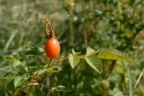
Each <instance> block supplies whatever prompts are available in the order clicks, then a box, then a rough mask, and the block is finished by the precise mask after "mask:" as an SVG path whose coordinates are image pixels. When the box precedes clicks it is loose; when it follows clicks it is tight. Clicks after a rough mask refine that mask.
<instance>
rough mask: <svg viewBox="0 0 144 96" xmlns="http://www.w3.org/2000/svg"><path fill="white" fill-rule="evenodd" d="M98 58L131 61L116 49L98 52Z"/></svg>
mask: <svg viewBox="0 0 144 96" xmlns="http://www.w3.org/2000/svg"><path fill="white" fill-rule="evenodd" d="M98 57H99V58H102V59H111V60H123V61H129V62H132V61H133V60H132V59H131V58H130V57H129V56H128V55H127V54H125V53H123V52H120V51H118V50H116V49H103V50H101V51H100V52H99V54H98Z"/></svg>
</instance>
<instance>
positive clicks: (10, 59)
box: [4, 56, 16, 62]
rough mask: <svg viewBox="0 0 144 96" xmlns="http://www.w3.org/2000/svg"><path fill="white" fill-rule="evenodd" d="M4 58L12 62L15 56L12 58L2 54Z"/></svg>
mask: <svg viewBox="0 0 144 96" xmlns="http://www.w3.org/2000/svg"><path fill="white" fill-rule="evenodd" d="M4 60H7V61H12V62H14V61H15V60H16V58H14V57H13V56H4Z"/></svg>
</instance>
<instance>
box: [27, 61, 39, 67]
mask: <svg viewBox="0 0 144 96" xmlns="http://www.w3.org/2000/svg"><path fill="white" fill-rule="evenodd" d="M36 65H37V63H36V62H31V63H29V64H28V66H29V67H31V68H34V67H36Z"/></svg>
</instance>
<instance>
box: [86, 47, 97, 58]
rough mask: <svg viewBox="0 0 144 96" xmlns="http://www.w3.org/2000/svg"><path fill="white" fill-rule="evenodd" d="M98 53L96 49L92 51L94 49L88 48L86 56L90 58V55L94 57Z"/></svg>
mask: <svg viewBox="0 0 144 96" xmlns="http://www.w3.org/2000/svg"><path fill="white" fill-rule="evenodd" d="M96 53H97V51H95V50H94V49H92V48H90V47H88V48H87V50H86V55H87V56H88V55H94V54H96Z"/></svg>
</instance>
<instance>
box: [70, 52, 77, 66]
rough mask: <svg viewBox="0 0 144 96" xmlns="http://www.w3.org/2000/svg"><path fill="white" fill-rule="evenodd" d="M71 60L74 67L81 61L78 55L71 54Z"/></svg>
mask: <svg viewBox="0 0 144 96" xmlns="http://www.w3.org/2000/svg"><path fill="white" fill-rule="evenodd" d="M69 62H70V65H71V67H72V68H74V67H76V66H77V64H78V63H79V62H80V59H79V57H78V55H76V54H75V55H72V54H69Z"/></svg>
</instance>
